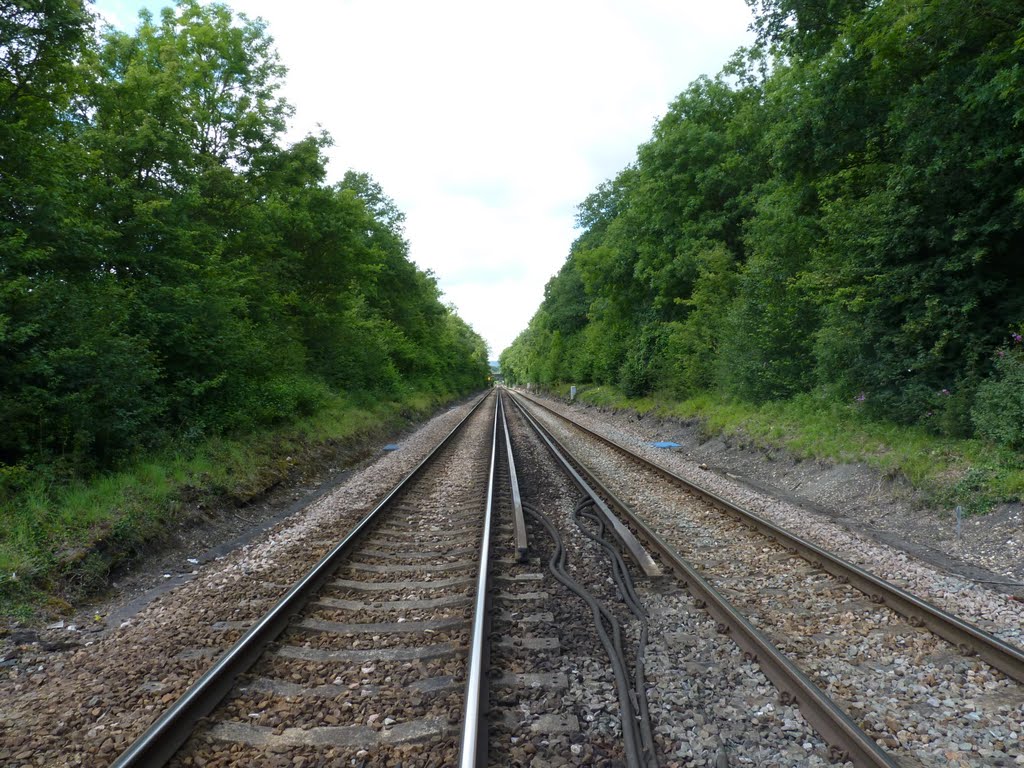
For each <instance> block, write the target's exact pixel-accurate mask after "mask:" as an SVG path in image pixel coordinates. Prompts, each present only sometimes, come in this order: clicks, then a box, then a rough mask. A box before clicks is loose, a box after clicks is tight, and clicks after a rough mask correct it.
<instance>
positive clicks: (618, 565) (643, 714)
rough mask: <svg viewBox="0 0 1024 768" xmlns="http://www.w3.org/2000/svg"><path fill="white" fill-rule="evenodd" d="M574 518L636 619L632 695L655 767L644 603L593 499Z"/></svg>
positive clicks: (582, 505)
mask: <svg viewBox="0 0 1024 768" xmlns="http://www.w3.org/2000/svg"><path fill="white" fill-rule="evenodd" d="M574 517H575V519H576V523H577V525H579V527H580V530H581V531H582V532H583V534H584V535H585V536H587V537H588V538H590V539H591V540H592V541H594V542H596V543H597V544H600V545H601V546H602V547H603V548H604V549H605V551H606V552H608V554H609V556H610V557H611V559H612V573H613V576H614V579H615V585H616V587H617V588H618V590H619V596H620V597H621V598H622V601H623V602H624V603H625V604H626V606H627V607H628V608H629V610H630V612H631V613H632V614H633V615H634V616H635V617H636V619H637V622H638V624H639V627H640V630H639V632H638V639H637V644H636V651H635V667H636V674H635V676H634V679H633V686H634V695H635V697H636V709H637V710H638V720H639V728H640V736H641V740H642V742H643V745H644V749H645V751H646V753H647V764H648V766H652V767H653V766H657V757H656V753H655V748H654V732H653V729H652V727H651V713H650V707H649V705H648V701H647V685H646V682H647V675H646V667H645V661H644V659H645V655H646V650H647V638H648V616H647V611H646V610H645V609H644V607H643V604H642V603H641V602H640V597H639V595H637V593H636V588H635V585H634V583H633V577H632V576H631V575H630V573H629V569H628V568H627V566H626V562H625V560H624V559H623V557H622V554H621V553H620V552H619V550H618V548H617V547H615V546H614V545H613V544H612V543H611V542H609V541H607V540H606V539H605V538H604V536H605V533H606V531H607V530H608V526H607V524H606V522H605V520H604V517H603V516H602V515H599V514H598V513H597V512H596V511H594V501H593V499H584V500H583V501H581V502H580V503H579V504H577V505H576V509H575V511H574ZM581 519H587V520H590V521H591V522H593V523H595V524H596V525H597V527H598V533H597V534H596V535H595V534H594V533H592V532H591V531H589V530H588V529H587V527H586V526H585V525H583V523H582V522H581Z"/></svg>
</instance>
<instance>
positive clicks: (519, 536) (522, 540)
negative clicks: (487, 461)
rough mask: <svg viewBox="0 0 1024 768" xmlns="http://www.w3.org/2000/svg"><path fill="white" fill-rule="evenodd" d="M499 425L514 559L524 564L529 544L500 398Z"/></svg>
mask: <svg viewBox="0 0 1024 768" xmlns="http://www.w3.org/2000/svg"><path fill="white" fill-rule="evenodd" d="M500 400H501V423H502V425H503V429H504V430H505V455H506V456H508V474H509V484H510V485H511V488H512V524H513V526H514V528H515V549H516V558H517V559H518V560H519V562H521V563H522V562H526V556H527V553H528V552H529V550H530V544H529V541H528V539H527V538H526V518H525V517H524V515H523V499H522V497H521V496H520V494H519V478H518V476H517V475H516V462H515V459H514V458H513V456H512V437H511V435H509V433H508V425H507V423H506V422H505V398H504V397H501V398H500Z"/></svg>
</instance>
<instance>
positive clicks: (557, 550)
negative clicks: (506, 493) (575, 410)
mask: <svg viewBox="0 0 1024 768" xmlns="http://www.w3.org/2000/svg"><path fill="white" fill-rule="evenodd" d="M523 511H524V512H526V513H528V514H529V515H530V516H532V517H534V518H536V519H537V520H538V521H539V522H540V523H541V525H543V527H544V528H545V529H546V530H547V532H548V535H549V536H550V537H551V540H552V542H553V543H554V551H553V553H552V555H551V558H550V559H549V561H548V568H549V569H550V570H551V573H552V574H553V575H554V577H555V578H556V579H557V580H558V581H559V582H561V583H562V584H563V585H564V586H565V587H567V588H568V589H569V590H570V591H572V592H574V593H575V594H576V595H577V596H579V597H580V599H582V600H583V601H584V602H585V603H586V604H587V606H588V607H589V608H590V611H591V613H592V615H593V617H594V625H595V627H596V629H597V634H598V637H599V638H600V640H601V644H602V645H603V646H604V649H605V652H606V653H607V654H608V659H609V661H610V663H611V667H612V673H613V675H614V677H615V685H616V689H617V691H618V699H619V708H620V710H621V712H622V717H621V722H622V738H623V742H624V748H625V757H626V765H627V766H629V768H644V766H645V765H647V760H646V759H645V755H644V752H645V750H644V747H643V743H642V742H643V739H642V737H641V734H640V729H639V727H638V718H637V716H636V710H635V707H634V702H633V694H632V691H631V686H630V675H629V671H628V664H627V662H626V658H625V655H624V654H623V652H622V629H621V627H620V626H619V622H618V621H617V620H616V619H615V617H614V616H613V615H612V614H611V612H610V611H609V610H608V609H607V608H605V606H604V605H603V604H602V603H601V602H600V601H599V600H597V599H596V598H595V597H594V596H593V595H592V594H590V592H589V591H587V589H586V588H585V587H583V585H581V584H580V583H579V582H578V581H576V580H575V579H574V578H573V577H572V576H570V575H569V572H568V556H567V555H566V552H565V546H564V544H563V542H562V536H561V534H560V533H559V532H558V529H557V528H556V527H555V525H554V523H552V522H551V521H550V520H549V519H548V518H547V516H546V515H544V514H543V513H541V512H540V511H539V510H537V509H534V508H533V507H532V506H530V505H529V504H526V503H524V504H523ZM605 622H608V626H609V627H610V629H611V633H610V634H609V631H608V629H606V628H605V626H604V623H605Z"/></svg>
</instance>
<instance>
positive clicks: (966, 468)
mask: <svg viewBox="0 0 1024 768" xmlns="http://www.w3.org/2000/svg"><path fill="white" fill-rule="evenodd" d="M578 390H579V392H578V395H577V398H578V399H579V400H580V401H581V402H585V403H589V404H591V405H596V406H600V407H603V408H614V409H628V410H633V411H636V412H638V413H640V414H649V413H650V414H654V415H656V416H660V417H664V418H677V419H687V420H690V419H695V420H698V421H699V422H700V423H701V429H702V430H703V431H704V432H705V434H707V435H708V436H712V435H719V434H721V435H728V436H733V437H741V438H743V439H746V440H750V441H752V442H753V443H754V444H755V445H758V446H761V447H765V448H768V447H773V448H784V449H786V450H787V451H788V452H789V453H790V454H792V455H793V456H795V457H797V458H800V459H823V460H827V461H832V462H836V463H862V464H866V465H868V466H870V467H873V468H875V469H877V470H879V471H881V472H882V473H884V474H885V475H887V476H889V477H903V478H906V480H907V481H909V482H910V483H911V485H913V486H914V487H915V488H918V489H920V490H921V491H923V492H924V493H925V495H926V499H927V502H928V503H929V505H933V506H935V507H937V508H939V509H953V508H954V507H956V506H957V505H960V506H962V507H963V508H964V510H965V511H966V512H967V513H968V514H979V513H984V512H987V511H989V510H991V509H992V507H993V506H995V505H996V504H999V503H1002V502H1012V501H1019V500H1020V499H1021V498H1022V497H1024V455H1021V454H1020V453H1017V452H1014V451H1011V450H1009V449H1006V448H1002V447H999V446H997V445H994V444H992V443H988V442H985V441H982V440H955V439H950V438H944V437H938V436H936V435H934V434H931V433H930V432H928V431H927V430H925V429H923V428H921V427H908V426H902V425H898V424H892V423H888V422H880V421H875V420H872V419H869V418H868V417H867V416H866V415H865V414H864V412H863V411H862V409H861V408H860V407H859V406H858V405H857V404H856V403H837V402H835V401H832V400H829V399H826V398H823V397H819V396H817V395H813V394H806V395H800V396H798V397H795V398H793V399H792V400H784V401H774V402H769V403H764V404H762V405H755V404H752V403H745V402H740V401H736V400H732V399H728V398H724V397H721V396H718V395H715V394H711V393H705V394H702V395H700V396H697V397H693V398H690V399H688V400H682V401H679V400H673V399H671V398H669V397H667V396H652V397H644V398H628V397H626V396H625V395H623V394H622V392H620V391H619V390H617V389H615V388H614V387H607V386H601V387H578ZM558 394H559V395H562V396H568V388H566V391H565V393H562V392H561V390H559V391H558Z"/></svg>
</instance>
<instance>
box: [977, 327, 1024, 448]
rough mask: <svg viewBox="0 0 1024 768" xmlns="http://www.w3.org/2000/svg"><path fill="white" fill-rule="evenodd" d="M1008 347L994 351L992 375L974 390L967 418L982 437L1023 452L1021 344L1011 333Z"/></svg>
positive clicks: (1023, 347) (1023, 368) (1023, 364)
mask: <svg viewBox="0 0 1024 768" xmlns="http://www.w3.org/2000/svg"><path fill="white" fill-rule="evenodd" d="M1013 338H1014V341H1013V344H1012V345H1011V346H1010V347H1004V348H1002V349H1000V350H998V351H997V352H996V362H995V373H993V374H992V376H990V377H989V378H988V379H986V380H985V381H983V382H982V383H981V384H980V385H979V387H978V394H977V397H976V399H975V404H974V408H973V409H972V410H971V419H972V421H973V422H974V427H975V429H977V430H978V434H979V435H981V436H982V437H986V438H988V439H989V440H993V441H995V442H997V443H999V444H1001V445H1005V446H1007V447H1008V448H1012V449H1015V450H1021V449H1024V345H1022V343H1021V336H1020V334H1014V337H1013Z"/></svg>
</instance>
